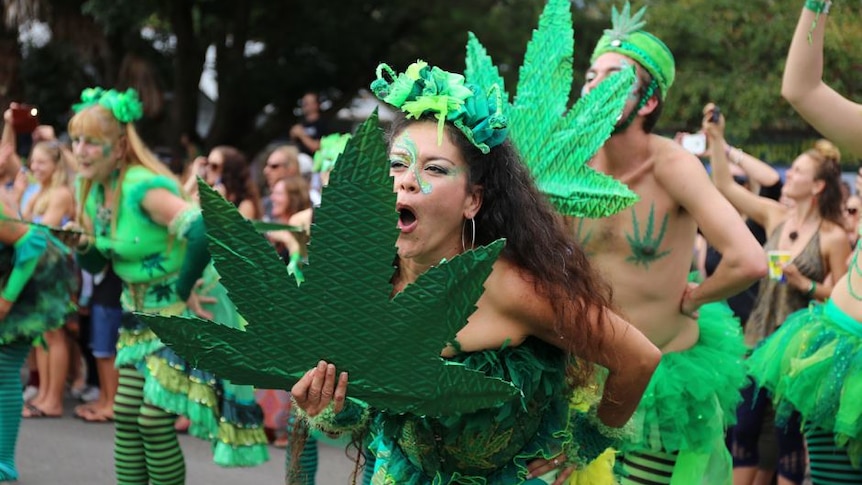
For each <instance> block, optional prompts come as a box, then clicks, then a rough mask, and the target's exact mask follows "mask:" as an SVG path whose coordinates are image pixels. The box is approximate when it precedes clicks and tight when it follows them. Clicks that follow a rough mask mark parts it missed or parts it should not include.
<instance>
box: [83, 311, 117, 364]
mask: <svg viewBox="0 0 862 485" xmlns="http://www.w3.org/2000/svg"><path fill="white" fill-rule="evenodd" d="M122 317H123V309H122V308H115V307H107V306H102V305H93V306H92V308H91V310H90V325H91V326H92V328H91V330H90V348H91V349H92V350H93V357H95V358H97V359H106V358H108V357H114V356H115V355H117V338H118V337H119V334H120V320H122Z"/></svg>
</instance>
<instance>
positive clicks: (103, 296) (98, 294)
mask: <svg viewBox="0 0 862 485" xmlns="http://www.w3.org/2000/svg"><path fill="white" fill-rule="evenodd" d="M94 277H95V275H94ZM122 293H123V280H121V279H120V277H119V276H117V273H114V268H112V267H111V265H110V264H109V265H108V267H107V268H106V269H105V278H104V279H103V280H102V281H100V282H99V284H96V282H95V281H93V296H92V297H91V298H90V302H91V303H92V304H94V305H101V306H104V307H119V306H120V295H121V294H122Z"/></svg>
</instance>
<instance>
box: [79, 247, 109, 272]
mask: <svg viewBox="0 0 862 485" xmlns="http://www.w3.org/2000/svg"><path fill="white" fill-rule="evenodd" d="M75 260H76V261H77V262H78V266H80V267H81V268H82V269H83V270H85V271H86V272H88V273H92V274H97V273H100V272H101V271H102V270H103V269H105V266H107V264H108V259H107V258H106V257H105V256H103V255H102V253H100V252H99V250H98V249H96V247H95V246H94V245H90V247H89V248H87V250H86V251H84V252H78V253H76V254H75Z"/></svg>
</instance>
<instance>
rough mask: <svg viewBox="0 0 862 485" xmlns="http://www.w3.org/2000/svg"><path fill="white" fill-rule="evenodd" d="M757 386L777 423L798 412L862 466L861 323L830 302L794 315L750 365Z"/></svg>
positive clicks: (764, 343)
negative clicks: (768, 395)
mask: <svg viewBox="0 0 862 485" xmlns="http://www.w3.org/2000/svg"><path fill="white" fill-rule="evenodd" d="M748 366H749V372H750V373H751V376H752V377H753V378H754V380H755V382H756V383H757V384H758V385H759V386H761V387H764V388H766V389H767V390H768V391H769V392H770V393H771V394H772V400H773V403H774V405H775V415H776V421H777V422H778V423H781V422H782V421H786V420H787V418H788V416H789V415H790V413H791V412H793V411H794V410H798V411H799V413H800V414H801V415H802V419H803V421H804V422H806V423H809V424H811V425H814V426H816V427H817V428H820V429H823V430H826V431H831V432H832V433H833V434H834V435H835V442H836V444H837V445H838V446H840V447H844V446H846V447H848V455H849V456H850V458H851V460H852V462H853V466H855V467H860V461H862V323H860V322H857V321H856V320H854V319H853V318H851V317H850V316H848V315H847V314H846V313H844V312H843V311H842V310H841V309H840V308H838V307H837V306H836V305H835V304H834V303H832V302H831V301H829V302H827V303H825V304H814V305H811V306H810V307H808V308H805V309H802V310H799V311H798V312H796V313H793V314H792V315H790V316H789V317H788V318H787V320H786V321H785V322H784V324H783V325H781V327H779V328H778V330H776V332H775V333H774V334H772V335H771V336H770V337H769V338H768V339H766V340H764V341H763V343H762V344H761V345H760V346H759V347H758V348H757V349H756V350H755V351H754V353H753V354H752V355H751V357H750V358H749V359H748Z"/></svg>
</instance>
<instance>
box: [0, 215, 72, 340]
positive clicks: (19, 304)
mask: <svg viewBox="0 0 862 485" xmlns="http://www.w3.org/2000/svg"><path fill="white" fill-rule="evenodd" d="M31 237H33V238H40V241H39V244H40V245H41V244H44V245H45V246H44V247H45V249H44V252H43V253H42V254H41V255H40V256H39V262H38V263H37V265H36V270H35V271H33V275H32V276H31V277H30V280H29V281H28V282H27V284H26V285H24V288H23V289H22V290H21V294H20V295H18V299H17V300H16V301H15V304H13V305H12V308H11V309H10V310H9V314H8V315H6V318H4V319H3V321H0V345H5V344H8V343H11V342H16V341H26V342H28V343H30V342H33V341H34V340H36V339H38V338H40V337H41V336H42V334H43V333H45V332H46V331H48V330H53V329H55V328H60V327H62V326H63V324H65V323H66V317H67V316H68V315H69V312H70V311H71V310H72V309H73V306H72V304H71V303H70V301H71V298H72V296H74V295H75V294H76V293H77V287H78V276H77V273H76V271H75V261H74V259H72V257H71V256H70V255H69V250H68V249H67V248H66V246H64V245H63V243H61V242H60V241H59V240H57V239H56V238H54V237H53V236H52V235H50V234H49V233H48V232H46V231H41V230H39V232H38V233H36V234H34V235H33V236H31ZM14 252H15V251H14V249H13V248H12V247H11V246H9V247H4V248H3V249H2V250H0V275H2V276H0V288H2V287H5V285H6V279H7V278H8V277H9V274H10V273H11V271H12V266H13V264H14V262H13V261H14V257H15V254H14Z"/></svg>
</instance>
